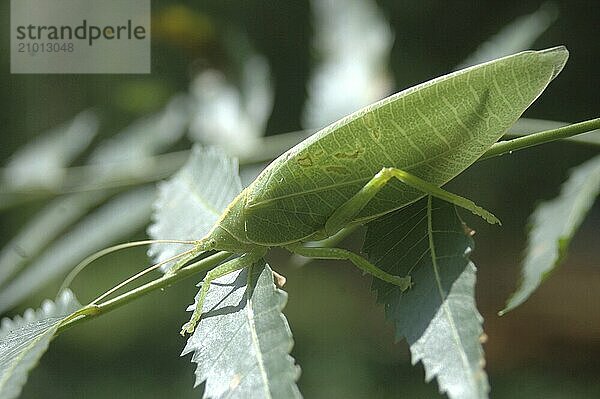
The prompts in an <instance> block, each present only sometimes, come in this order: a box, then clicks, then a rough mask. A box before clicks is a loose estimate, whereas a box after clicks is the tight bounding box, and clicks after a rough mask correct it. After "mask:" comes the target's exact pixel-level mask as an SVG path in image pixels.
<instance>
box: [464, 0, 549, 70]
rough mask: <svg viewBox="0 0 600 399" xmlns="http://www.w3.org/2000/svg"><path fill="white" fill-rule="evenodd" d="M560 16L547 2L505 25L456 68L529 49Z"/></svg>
mask: <svg viewBox="0 0 600 399" xmlns="http://www.w3.org/2000/svg"><path fill="white" fill-rule="evenodd" d="M557 17H558V9H557V7H556V4H554V3H553V2H546V3H544V4H542V6H541V7H540V8H539V9H538V10H537V11H535V12H533V13H531V14H527V15H522V16H520V17H518V18H517V19H515V20H514V21H512V22H511V23H509V24H507V25H506V26H504V27H503V28H502V29H501V30H500V31H499V32H498V33H496V34H495V35H494V36H492V37H491V38H489V39H488V40H487V41H485V42H484V43H483V44H481V45H480V46H479V47H478V48H477V50H476V51H475V52H474V53H473V54H471V55H470V56H469V57H468V58H467V59H466V60H465V61H463V62H462V63H461V64H460V65H458V66H457V67H456V68H455V69H457V70H458V69H462V68H466V67H469V66H471V65H475V64H479V63H482V62H487V61H490V60H493V59H494V58H499V57H504V56H505V55H509V54H513V53H516V52H519V51H523V50H527V49H528V48H530V47H531V46H532V45H533V43H534V42H535V41H536V40H537V39H538V38H539V37H540V36H541V35H542V34H543V33H544V32H545V31H546V29H548V28H549V27H550V25H552V23H553V22H554V21H555V20H556V18H557Z"/></svg>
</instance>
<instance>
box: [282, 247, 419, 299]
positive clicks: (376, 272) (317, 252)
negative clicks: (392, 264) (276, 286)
mask: <svg viewBox="0 0 600 399" xmlns="http://www.w3.org/2000/svg"><path fill="white" fill-rule="evenodd" d="M286 249H288V250H289V251H290V252H293V253H295V254H298V255H301V256H305V257H307V258H313V259H337V260H348V261H350V262H352V263H353V264H354V265H355V266H356V267H358V268H359V269H360V270H362V271H363V272H365V273H367V274H371V275H372V276H374V277H377V278H378V279H380V280H383V281H385V282H387V283H390V284H394V285H396V286H398V287H400V289H401V290H402V291H405V290H407V289H408V288H410V287H411V285H412V283H411V278H410V276H406V277H399V276H394V275H392V274H389V273H388V272H386V271H384V270H381V269H380V268H378V267H377V266H375V265H374V264H372V263H371V262H369V261H368V260H366V259H365V258H363V257H362V256H360V255H358V254H355V253H354V252H352V251H348V250H347V249H342V248H320V247H305V246H303V245H300V244H297V245H288V246H286Z"/></svg>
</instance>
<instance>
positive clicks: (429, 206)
mask: <svg viewBox="0 0 600 399" xmlns="http://www.w3.org/2000/svg"><path fill="white" fill-rule="evenodd" d="M431 202H432V197H431V196H429V197H427V235H428V236H429V247H430V249H431V251H430V252H431V265H432V268H433V273H434V275H435V282H436V286H437V289H438V293H439V295H440V300H441V306H442V308H443V309H444V314H445V315H446V317H447V319H448V323H449V325H450V329H451V331H452V336H453V337H454V340H455V342H456V346H457V348H458V352H459V354H460V358H461V361H462V364H463V367H464V368H465V371H466V374H467V375H472V373H471V367H470V366H469V360H468V358H467V354H466V353H465V352H464V350H462V341H461V339H460V335H459V334H458V330H457V328H456V323H455V322H454V318H453V317H452V314H451V311H450V309H449V307H448V303H447V301H446V300H445V299H446V298H447V297H445V296H444V290H443V288H442V282H441V279H440V274H439V270H438V264H437V257H436V251H435V243H434V240H433V224H432V212H431V210H432V204H431ZM470 383H471V384H472V385H473V388H476V386H475V385H474V384H473V381H471V382H470Z"/></svg>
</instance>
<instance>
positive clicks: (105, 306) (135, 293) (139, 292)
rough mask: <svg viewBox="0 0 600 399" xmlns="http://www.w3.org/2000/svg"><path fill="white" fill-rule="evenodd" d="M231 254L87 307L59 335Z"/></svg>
mask: <svg viewBox="0 0 600 399" xmlns="http://www.w3.org/2000/svg"><path fill="white" fill-rule="evenodd" d="M231 255H232V254H231V252H226V251H221V252H217V253H216V254H214V255H211V256H209V257H206V258H204V259H201V260H199V261H198V262H195V263H192V264H191V265H189V266H187V267H184V268H182V269H180V270H178V271H177V272H175V273H173V274H165V275H164V276H162V277H161V278H158V279H156V280H153V281H151V282H149V283H146V284H144V285H142V286H140V287H138V288H135V289H133V290H131V291H128V292H126V293H124V294H121V295H119V296H117V297H115V298H113V299H109V300H108V301H106V302H103V303H101V304H98V305H94V304H91V305H87V306H84V307H83V308H81V309H80V310H78V311H77V312H75V313H73V315H71V316H69V317H67V318H66V319H65V320H64V321H63V322H62V324H61V326H60V327H59V328H58V331H57V334H58V333H61V332H63V331H64V330H66V329H68V328H71V327H73V326H75V325H77V324H80V323H83V322H84V321H87V320H90V319H92V318H95V317H97V316H100V315H102V314H104V313H107V312H110V311H111V310H114V309H116V308H119V307H121V306H123V305H125V304H127V303H129V302H131V301H133V300H134V299H137V298H140V297H142V296H144V295H145V294H147V293H149V292H152V291H155V290H158V289H160V288H165V287H168V286H170V285H172V284H174V283H176V282H179V281H181V280H183V279H186V278H188V277H190V276H193V275H194V274H197V273H200V272H202V271H206V270H210V269H212V268H213V267H214V266H215V265H217V264H218V263H220V262H222V261H224V260H225V259H227V258H229V257H230V256H231Z"/></svg>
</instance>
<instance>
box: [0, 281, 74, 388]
mask: <svg viewBox="0 0 600 399" xmlns="http://www.w3.org/2000/svg"><path fill="white" fill-rule="evenodd" d="M79 308H81V305H80V304H79V302H78V301H77V299H76V298H75V295H74V294H73V293H72V292H71V291H69V290H66V291H63V292H62V293H60V294H59V296H58V298H57V299H56V301H55V302H52V301H49V300H48V301H45V302H44V303H42V306H41V307H40V308H39V309H37V310H33V309H29V310H27V311H26V312H25V313H24V315H23V316H17V317H15V318H14V319H12V320H11V319H8V318H5V319H3V320H2V325H1V327H0V397H1V398H3V399H12V398H16V397H17V396H19V394H20V393H21V390H22V388H23V385H25V382H26V381H27V375H28V373H29V371H30V370H31V369H33V368H34V367H35V365H36V364H37V362H38V361H39V359H40V358H41V357H42V355H43V354H44V352H46V350H47V349H48V345H49V344H50V341H51V340H52V338H53V337H54V334H55V333H56V330H57V329H58V327H59V326H60V323H61V322H62V321H63V320H64V318H65V317H67V316H68V315H70V314H71V313H73V312H75V311H76V310H78V309H79Z"/></svg>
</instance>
